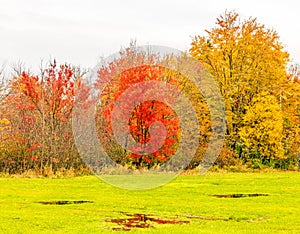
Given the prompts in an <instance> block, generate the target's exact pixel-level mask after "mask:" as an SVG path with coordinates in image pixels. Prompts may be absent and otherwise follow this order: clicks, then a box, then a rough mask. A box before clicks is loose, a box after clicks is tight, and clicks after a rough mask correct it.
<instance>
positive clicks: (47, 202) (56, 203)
mask: <svg viewBox="0 0 300 234" xmlns="http://www.w3.org/2000/svg"><path fill="white" fill-rule="evenodd" d="M38 203H40V204H43V205H70V204H83V203H94V202H93V201H82V200H81V201H41V202H38Z"/></svg>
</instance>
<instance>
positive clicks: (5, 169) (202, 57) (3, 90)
mask: <svg viewBox="0 0 300 234" xmlns="http://www.w3.org/2000/svg"><path fill="white" fill-rule="evenodd" d="M182 56H191V57H192V58H193V59H196V60H198V61H199V62H200V63H201V66H202V69H203V70H207V71H208V72H209V73H210V74H211V76H212V77H213V78H214V79H215V81H216V82H217V84H218V88H219V89H220V91H221V94H222V96H223V98H224V102H225V112H226V120H225V121H226V135H225V142H224V146H223V149H222V151H221V154H220V156H219V157H218V159H217V161H216V162H215V164H216V165H217V166H219V167H229V166H234V165H237V164H243V165H246V166H247V167H251V168H263V167H272V168H280V169H295V168H296V162H297V159H298V153H299V143H300V141H299V134H300V131H299V130H300V128H299V127H300V122H299V120H300V119H299V110H300V109H299V100H300V99H299V95H300V79H299V77H300V68H299V66H298V65H295V64H294V65H290V56H289V54H288V53H287V52H286V51H285V48H284V46H283V44H282V42H281V41H280V38H279V36H278V34H277V33H276V31H274V30H271V29H268V28H266V27H265V26H264V25H263V24H260V23H259V22H258V21H257V19H256V18H249V19H245V20H242V19H241V18H240V16H239V14H238V13H236V12H234V11H231V12H225V13H224V14H222V15H221V16H220V17H219V18H217V21H216V25H215V26H214V27H213V28H211V29H210V30H206V35H198V36H195V37H193V38H192V42H191V47H190V50H189V52H187V54H184V55H182ZM136 61H139V63H145V64H147V66H146V65H145V66H139V67H133V68H132V69H128V70H127V71H123V72H121V73H118V72H119V70H118V69H119V67H120V66H123V65H124V64H127V63H133V62H136ZM157 61H158V58H157V57H155V56H154V55H151V56H149V55H145V54H143V53H136V52H135V44H134V43H131V45H130V46H129V47H128V48H125V49H122V50H121V51H120V57H119V58H118V59H117V60H115V61H114V62H112V63H111V64H109V66H107V67H102V68H100V69H99V71H98V80H97V81H96V83H95V84H94V87H95V88H97V87H98V88H99V87H100V86H101V82H103V79H111V82H110V83H109V85H107V86H106V87H105V89H104V90H103V91H102V93H101V95H100V99H99V103H98V105H97V111H96V115H95V118H96V125H97V134H98V138H99V140H100V141H101V143H102V145H103V146H104V148H105V150H106V152H107V153H108V155H109V156H110V157H111V158H113V159H114V160H115V161H116V162H117V163H120V164H122V165H124V166H127V167H131V168H144V167H146V168H151V167H154V166H159V165H161V164H163V163H164V162H166V161H167V160H168V159H170V158H171V157H172V155H173V154H174V152H175V151H176V149H177V147H178V145H179V143H180V131H179V129H180V119H178V116H177V115H176V113H175V112H174V111H173V110H172V109H171V108H170V107H169V106H168V105H166V104H164V103H162V102H157V101H147V102H145V103H143V104H141V105H138V106H137V107H135V109H134V110H133V112H132V113H131V115H130V119H129V123H128V127H129V129H130V133H131V135H132V137H133V139H134V140H135V141H136V142H138V143H139V144H140V145H143V146H146V144H147V142H149V141H151V128H150V125H151V122H153V121H156V120H160V121H161V122H163V124H164V125H165V127H166V139H165V142H164V145H163V146H162V147H161V148H160V149H159V150H157V151H155V152H150V153H148V154H146V153H144V154H136V153H133V151H130V149H124V148H122V147H121V146H120V145H119V144H118V143H117V141H116V139H115V138H114V136H113V129H112V126H111V124H112V123H111V115H112V110H113V108H114V105H115V103H116V101H117V100H118V98H119V97H120V95H121V94H122V93H123V92H124V91H125V90H126V89H127V88H129V87H130V86H131V85H133V84H136V83H138V82H142V81H149V80H152V81H156V80H157V81H158V80H160V81H161V80H162V81H164V82H166V83H169V84H172V85H174V86H175V87H177V88H178V89H179V90H181V91H182V92H183V93H184V94H185V95H186V96H188V97H189V99H190V102H191V103H192V104H193V107H194V111H195V113H196V115H197V118H198V120H199V123H200V126H199V132H200V136H199V139H190V140H191V141H197V142H198V145H199V146H198V149H197V152H196V154H195V156H194V158H193V159H192V161H191V163H190V165H189V168H193V167H196V166H198V165H200V164H201V161H202V160H203V155H204V153H205V150H206V149H207V146H208V144H209V139H210V134H211V120H210V113H209V108H208V105H207V102H206V100H205V98H204V97H203V95H202V94H201V92H199V90H197V87H195V85H194V84H193V82H191V81H189V80H188V78H187V77H184V76H183V75H182V74H178V73H176V72H174V71H172V70H170V69H165V68H163V67H161V66H158V65H157ZM164 62H168V63H171V62H172V61H171V60H170V58H168V59H165V60H163V61H160V63H164ZM187 69H188V68H187ZM86 73H87V71H86V70H84V69H81V68H79V67H76V66H73V65H70V64H67V63H65V64H61V65H58V64H57V62H56V61H55V60H53V61H51V62H49V64H48V65H47V66H46V67H44V68H41V70H40V72H39V73H38V74H33V73H32V72H30V71H29V70H28V69H26V68H25V67H20V68H18V69H15V72H14V74H13V75H12V77H6V76H5V75H3V74H2V82H1V84H0V86H1V87H0V95H1V102H0V110H1V111H0V172H2V173H11V174H13V173H24V172H26V171H28V170H34V171H36V172H37V173H40V174H45V171H47V170H51V171H53V172H54V173H55V172H56V171H59V170H75V171H82V170H86V169H85V168H86V166H85V164H84V162H83V160H82V158H81V157H80V154H79V152H78V150H77V148H76V144H75V140H74V136H73V133H72V111H73V108H74V103H75V97H76V95H77V94H78V90H79V89H82V88H83V86H84V85H85V84H84V82H83V81H84V79H85V78H86V77H85V76H86ZM84 90H85V92H87V93H88V92H89V89H88V88H87V87H86V89H84ZM143 92H144V91H143ZM143 92H141V95H142V93H143ZM87 96H88V95H87ZM86 98H87V97H86ZM173 98H174V97H173ZM170 100H171V101H172V99H170ZM189 114H190V113H189V111H187V115H189ZM119 117H120V118H121V117H122V116H119ZM152 130H153V129H152ZM157 134H158V135H159V132H157ZM139 150H140V151H141V150H142V149H139Z"/></svg>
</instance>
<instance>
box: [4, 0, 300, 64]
mask: <svg viewBox="0 0 300 234" xmlns="http://www.w3.org/2000/svg"><path fill="white" fill-rule="evenodd" d="M0 4H1V5H0V64H5V65H6V66H12V65H14V64H17V63H20V62H22V63H24V64H25V65H26V67H28V68H30V69H33V70H34V69H37V68H38V67H39V66H40V64H41V61H46V62H47V61H49V59H53V58H56V60H57V61H58V62H59V63H64V62H67V63H71V64H74V65H79V66H81V67H83V68H91V67H94V66H95V65H96V64H97V62H98V61H99V58H100V57H106V56H109V55H111V54H113V53H116V52H118V51H119V49H120V48H121V47H125V46H128V45H129V42H130V40H136V41H137V44H138V45H145V44H147V45H162V46H169V47H172V48H176V49H179V50H188V49H189V47H190V43H191V41H192V39H191V37H192V36H195V35H205V32H204V30H205V29H210V28H212V27H214V24H215V22H216V18H217V17H218V16H219V15H220V14H223V13H224V12H225V10H235V11H237V12H238V13H240V15H241V16H242V17H243V18H249V17H250V16H252V17H256V18H257V19H258V22H260V23H262V24H265V25H266V27H268V28H272V29H275V30H276V31H277V32H278V34H279V36H280V38H281V41H282V43H283V45H284V46H285V47H286V49H287V51H288V52H289V53H290V55H291V58H292V59H293V61H294V62H298V63H300V24H299V11H300V2H299V1H294V0H285V1H277V0H273V1H269V0H259V1H257V0H252V1H233V0H227V1H224V0H209V1H207V0H206V1H202V0H180V1H179V0H173V1H172V0H151V1H144V0H139V1H138V0H105V1H104V0H0Z"/></svg>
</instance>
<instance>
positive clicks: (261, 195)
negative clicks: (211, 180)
mask: <svg viewBox="0 0 300 234" xmlns="http://www.w3.org/2000/svg"><path fill="white" fill-rule="evenodd" d="M210 196H213V197H218V198H241V197H266V196H269V194H263V193H235V194H213V195H210Z"/></svg>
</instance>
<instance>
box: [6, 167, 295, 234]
mask: <svg viewBox="0 0 300 234" xmlns="http://www.w3.org/2000/svg"><path fill="white" fill-rule="evenodd" d="M0 184H1V186H0V209H1V212H0V233H123V232H124V233H128V232H127V231H114V230H113V228H114V227H120V226H119V225H118V224H116V223H111V222H106V221H107V220H111V219H118V218H126V217H127V218H130V217H129V216H126V214H125V213H131V214H134V213H140V214H151V215H152V216H151V217H155V218H161V219H163V220H184V221H189V223H184V224H158V223H155V222H149V223H150V224H151V225H152V227H150V228H145V229H144V228H133V229H131V231H130V232H129V233H236V234H237V233H299V231H300V173H297V172H281V173H244V174H242V173H232V174H221V173H211V174H207V175H204V176H200V175H197V176H195V175H191V176H179V177H177V178H176V179H175V180H173V181H172V182H170V183H169V184H167V185H165V186H162V187H160V188H156V189H152V190H144V191H129V190H122V189H119V188H115V187H112V186H111V185H108V184H106V183H104V182H102V181H101V180H100V179H98V178H97V177H94V176H86V177H76V178H63V179H47V178H37V179H26V178H0ZM214 194H219V195H223V194H269V196H258V197H241V198H219V197H214V196H211V195H214ZM82 200H87V201H93V203H83V204H65V205H50V204H48V205H45V204H41V203H39V202H48V201H82ZM123 212H125V213H123Z"/></svg>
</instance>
